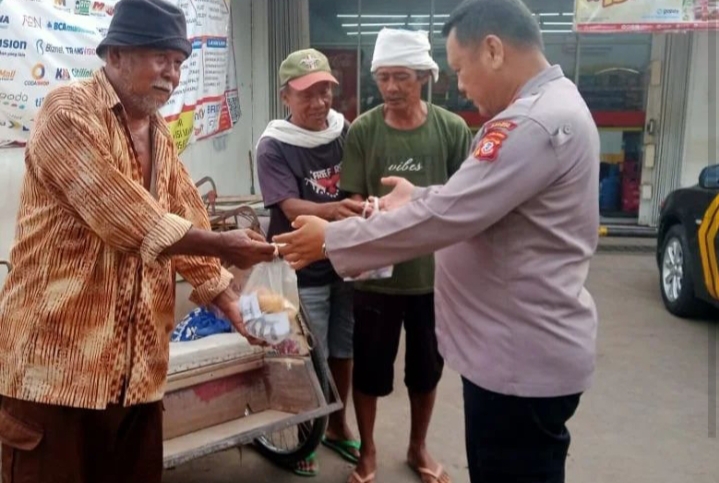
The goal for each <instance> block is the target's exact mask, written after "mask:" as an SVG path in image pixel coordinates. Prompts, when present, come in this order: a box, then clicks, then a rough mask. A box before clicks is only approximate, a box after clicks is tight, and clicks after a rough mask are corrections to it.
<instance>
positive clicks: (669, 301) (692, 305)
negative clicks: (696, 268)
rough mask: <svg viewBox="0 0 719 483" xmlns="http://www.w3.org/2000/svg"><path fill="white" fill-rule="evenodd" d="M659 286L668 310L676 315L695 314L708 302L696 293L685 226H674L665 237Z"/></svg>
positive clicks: (703, 309)
mask: <svg viewBox="0 0 719 483" xmlns="http://www.w3.org/2000/svg"><path fill="white" fill-rule="evenodd" d="M659 270H660V283H659V285H660V287H661V292H662V299H663V300H664V306H665V307H666V308H667V310H668V311H669V312H670V313H672V314H673V315H676V316H677V317H696V316H699V315H702V314H704V313H705V311H706V305H705V304H704V302H702V301H701V300H698V299H697V298H696V296H695V295H694V279H693V278H692V267H691V258H690V255H689V250H688V244H687V235H686V231H685V230H684V227H683V226H682V225H674V226H672V227H671V228H670V229H669V231H668V232H667V235H666V237H665V238H664V243H663V245H662V251H661V265H660V269H659Z"/></svg>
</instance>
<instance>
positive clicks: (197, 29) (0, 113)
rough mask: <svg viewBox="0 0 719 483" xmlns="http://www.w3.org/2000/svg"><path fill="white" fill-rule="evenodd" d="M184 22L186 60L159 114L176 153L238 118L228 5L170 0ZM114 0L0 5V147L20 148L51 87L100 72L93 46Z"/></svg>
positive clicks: (1, 1) (6, 1)
mask: <svg viewBox="0 0 719 483" xmlns="http://www.w3.org/2000/svg"><path fill="white" fill-rule="evenodd" d="M170 1H171V2H172V3H174V4H176V5H179V6H180V7H181V8H182V9H183V10H184V12H185V16H186V18H187V32H188V36H189V38H190V41H191V42H192V48H193V50H192V55H191V56H190V58H188V59H187V61H186V62H185V63H184V64H183V66H182V75H181V80H180V85H179V86H178V88H177V89H176V90H175V92H174V93H173V95H172V97H171V99H170V101H169V102H168V103H167V104H166V105H165V106H163V108H162V109H161V111H160V112H161V114H162V115H163V116H164V117H165V119H166V120H167V122H168V123H169V125H170V129H171V131H172V133H173V136H174V138H175V142H176V144H177V147H178V149H179V150H180V151H182V150H184V149H185V148H186V147H187V145H188V144H189V143H192V142H194V141H197V140H200V139H202V138H205V137H208V136H212V135H214V134H217V133H220V132H223V131H227V130H229V129H231V128H232V126H233V125H234V124H235V123H236V122H237V120H238V119H239V117H240V109H239V95H238V94H239V93H238V90H237V84H236V76H235V65H234V55H233V50H232V37H231V22H230V5H229V3H230V0H170ZM116 3H117V0H104V1H102V2H99V1H93V0H0V146H13V145H14V146H17V145H23V144H24V143H25V142H26V141H27V139H28V137H29V133H30V130H31V129H32V127H33V124H34V122H35V117H36V115H37V113H38V111H39V109H40V107H41V106H42V102H43V99H44V98H45V96H46V95H47V93H48V92H50V91H51V90H52V89H54V88H56V87H58V86H61V85H63V84H66V83H68V82H76V81H82V80H83V79H88V78H89V77H91V76H92V74H93V72H94V71H96V70H97V69H98V68H100V67H102V60H101V59H100V58H99V57H97V55H96V53H95V47H96V46H97V44H99V43H100V41H101V40H102V39H103V38H104V36H105V35H106V33H107V29H108V27H109V26H110V21H111V19H112V15H113V13H114V8H115V4H116Z"/></svg>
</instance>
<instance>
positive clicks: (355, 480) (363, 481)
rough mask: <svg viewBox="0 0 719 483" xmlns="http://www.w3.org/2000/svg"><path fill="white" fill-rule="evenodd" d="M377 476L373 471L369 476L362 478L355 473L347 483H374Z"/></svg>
mask: <svg viewBox="0 0 719 483" xmlns="http://www.w3.org/2000/svg"><path fill="white" fill-rule="evenodd" d="M375 474H376V473H375V472H374V471H373V472H372V473H370V474H369V475H367V476H365V477H364V478H362V477H361V476H360V475H359V473H357V472H356V471H353V472H352V474H351V475H350V477H349V479H348V480H347V483H370V482H372V481H374V477H375Z"/></svg>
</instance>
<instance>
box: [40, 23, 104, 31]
mask: <svg viewBox="0 0 719 483" xmlns="http://www.w3.org/2000/svg"><path fill="white" fill-rule="evenodd" d="M47 29H48V30H58V31H60V32H74V33H76V34H94V33H95V32H94V31H92V30H90V29H86V28H84V27H80V26H78V25H71V24H68V23H65V22H48V23H47Z"/></svg>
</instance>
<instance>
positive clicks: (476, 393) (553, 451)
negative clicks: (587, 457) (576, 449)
mask: <svg viewBox="0 0 719 483" xmlns="http://www.w3.org/2000/svg"><path fill="white" fill-rule="evenodd" d="M463 383H464V413H465V436H466V445H467V462H468V464H469V478H470V481H471V482H472V483H564V478H565V471H564V467H565V462H566V459H567V452H568V450H569V443H570V441H571V437H570V434H569V430H568V429H567V426H566V423H567V421H568V420H569V419H570V418H571V417H572V416H573V415H574V412H575V411H576V410H577V407H578V405H579V399H580V395H579V394H575V395H569V396H561V397H550V398H527V397H515V396H506V395H503V394H497V393H495V392H492V391H488V390H486V389H483V388H481V387H479V386H477V385H475V384H473V383H471V382H470V381H468V380H467V379H464V378H463Z"/></svg>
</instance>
